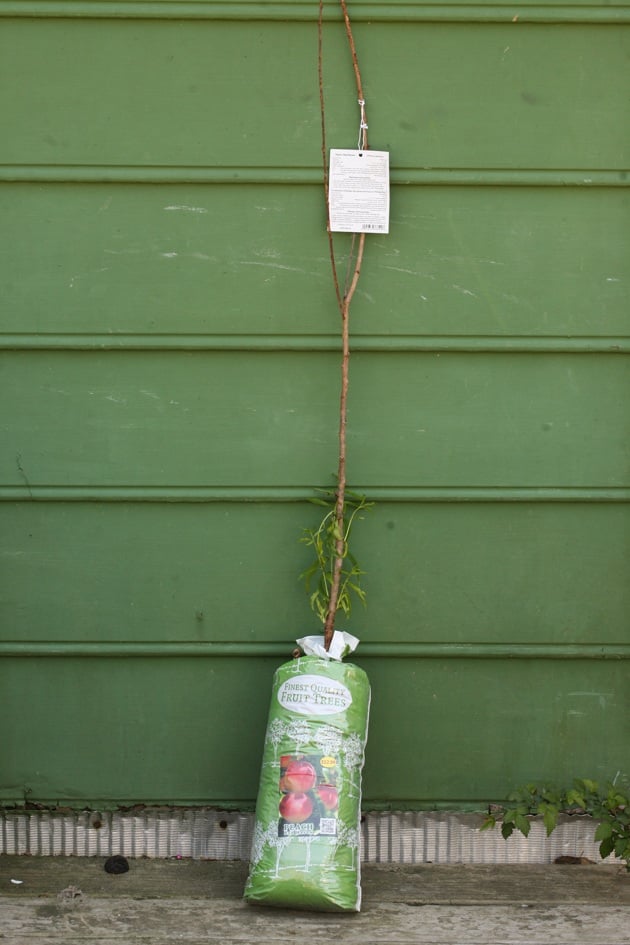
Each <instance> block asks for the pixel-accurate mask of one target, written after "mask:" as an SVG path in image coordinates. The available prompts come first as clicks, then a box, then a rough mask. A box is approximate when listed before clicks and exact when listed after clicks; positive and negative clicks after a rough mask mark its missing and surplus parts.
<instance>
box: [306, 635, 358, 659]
mask: <svg viewBox="0 0 630 945" xmlns="http://www.w3.org/2000/svg"><path fill="white" fill-rule="evenodd" d="M295 642H296V643H297V644H298V646H301V647H302V649H303V650H304V652H305V654H306V655H307V656H319V657H321V659H324V660H337V661H338V662H340V661H341V660H342V659H343V658H344V657H345V656H349V655H350V653H354V651H355V650H356V648H357V647H358V645H359V640H358V638H357V637H353V636H352V634H351V633H342V632H341V631H340V630H335V632H334V633H333V638H332V641H331V643H330V649H329V650H327V649H326V648H325V646H324V637H302V639H301V640H296V641H295Z"/></svg>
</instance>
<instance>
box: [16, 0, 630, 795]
mask: <svg viewBox="0 0 630 945" xmlns="http://www.w3.org/2000/svg"><path fill="white" fill-rule="evenodd" d="M350 9H351V13H352V14H353V18H354V28H355V36H356V42H357V47H358V51H359V56H360V60H361V67H362V72H363V79H364V85H365V94H366V101H367V108H368V117H369V125H370V141H371V145H372V147H375V148H381V149H388V150H390V152H391V165H392V185H393V186H392V201H391V202H392V219H391V233H390V235H389V236H387V237H376V236H374V237H370V238H369V239H368V246H367V251H366V259H365V263H364V272H363V276H362V279H361V282H360V286H359V291H358V293H357V296H356V300H355V303H354V306H353V313H352V331H353V339H354V340H353V357H352V366H351V392H350V425H349V477H350V480H351V483H352V485H353V486H354V487H355V488H357V489H360V490H362V491H365V492H366V493H367V494H368V496H369V497H370V498H372V499H375V500H376V501H377V506H376V509H375V510H374V512H373V513H372V514H371V515H370V517H369V518H368V519H366V520H365V522H364V523H362V524H361V526H360V529H359V530H357V533H356V542H357V549H356V550H357V553H358V556H359V558H360V560H361V562H362V564H363V566H364V567H365V568H366V570H367V572H368V574H367V576H366V580H365V584H366V589H367V592H368V596H369V606H368V609H367V610H366V611H365V612H361V611H357V612H356V614H355V617H354V620H353V623H352V626H351V629H352V630H353V631H354V632H355V633H356V634H357V635H358V636H359V637H360V638H361V640H362V644H361V647H360V649H359V653H358V659H357V661H358V662H360V663H361V665H363V666H364V667H365V668H366V669H367V671H368V672H369V674H370V677H371V679H372V683H373V709H372V722H371V736H370V743H369V756H368V762H367V767H366V775H365V806H366V807H372V808H379V807H418V808H427V807H440V806H441V807H446V808H449V807H450V808H475V807H477V808H479V807H483V806H484V804H485V803H486V802H487V801H488V800H491V799H500V798H502V797H505V795H506V793H507V792H508V791H510V790H511V789H512V788H513V787H514V786H516V785H518V784H520V783H522V782H524V781H527V780H530V779H535V778H555V779H558V780H565V779H566V780H568V779H570V778H572V777H574V776H586V777H595V778H601V779H605V778H607V777H613V776H614V775H615V774H616V773H617V771H621V772H622V773H625V774H628V773H630V765H629V762H628V753H627V750H628V744H629V743H630V737H629V736H630V731H629V719H630V705H629V693H628V666H629V664H628V659H629V657H630V639H629V623H630V620H629V612H630V583H629V581H628V565H629V563H630V505H629V501H630V482H629V463H628V460H629V458H630V445H629V443H630V441H629V436H628V434H629V433H630V429H629V428H630V416H629V411H628V394H629V392H630V373H629V371H628V353H629V352H630V332H629V328H630V324H629V321H630V319H629V304H628V303H629V298H628V277H629V275H630V271H629V270H630V267H629V265H628V261H629V259H630V225H629V220H630V217H629V210H630V192H629V190H628V183H629V181H630V178H629V177H628V170H627V168H628V166H629V164H630V162H629V160H628V150H629V148H628V146H629V143H630V121H629V115H628V111H629V107H628V96H627V88H626V85H625V81H624V77H625V76H627V69H628V59H629V57H630V4H628V3H607V2H604V0H600V2H598V0H592V2H577V0H576V2H573V3H555V2H551V3H530V2H521V3H518V4H512V5H506V4H502V3H499V2H494V0H488V2H486V3H483V4H474V3H470V2H460V3H458V4H451V3H440V2H434V3H422V2H404V3H403V2H401V3H391V4H390V3H384V2H375V0H365V2H362V3H356V4H354V3H352V2H351V3H350ZM324 33H325V35H324V48H325V85H326V95H327V108H328V141H329V145H331V146H340V147H347V146H350V147H352V146H354V143H355V141H356V137H357V128H358V109H357V104H356V95H355V90H354V84H353V75H352V69H351V65H350V61H349V57H348V52H347V48H346V39H345V33H344V30H343V25H342V22H341V20H340V16H339V12H338V7H337V4H336V3H335V2H332V0H331V2H327V3H326V4H325V30H324ZM0 73H1V81H0V114H1V118H2V122H1V124H2V136H1V140H0V226H1V228H2V250H1V253H0V265H1V267H2V314H1V331H2V335H1V339H0V345H1V350H0V361H1V368H2V372H1V374H0V378H1V384H2V392H1V400H0V403H1V404H2V407H1V418H2V419H1V422H0V429H1V434H2V450H1V452H0V499H1V500H2V501H1V502H0V511H1V515H2V525H1V538H0V542H1V547H0V559H1V562H2V564H1V574H0V580H1V584H2V587H1V606H2V627H1V633H2V638H1V639H2V642H1V643H0V656H1V659H0V709H1V711H0V732H1V734H0V744H1V746H2V749H1V752H0V800H1V801H2V802H4V803H9V804H14V803H22V802H23V801H24V800H28V801H31V802H38V803H44V804H47V803H62V804H70V805H85V804H94V805H96V804H99V805H112V806H115V805H117V804H130V803H138V802H144V803H176V804H208V803H211V804H219V805H228V806H236V807H246V806H250V805H251V804H252V802H253V799H254V797H255V794H256V789H257V780H258V766H259V761H260V755H261V749H262V739H263V733H264V725H265V717H266V710H267V702H268V698H269V691H270V682H271V675H272V672H273V669H274V667H275V666H276V665H277V664H278V662H279V661H281V660H282V659H283V658H284V657H286V656H288V654H289V653H290V651H291V649H292V646H293V640H294V639H295V638H296V637H298V636H301V635H303V634H304V633H309V632H311V633H312V632H317V629H318V628H317V625H316V623H315V622H314V618H313V617H312V616H311V614H310V612H309V610H308V605H307V600H306V596H305V595H304V593H303V591H302V589H301V587H300V585H299V583H298V581H297V575H298V574H299V572H300V571H301V569H302V568H303V566H304V564H305V561H306V558H305V555H306V550H305V549H304V547H303V546H301V545H300V544H299V542H298V539H299V537H300V529H301V528H302V527H304V526H307V525H311V524H313V523H314V521H315V519H316V514H317V510H316V509H314V508H313V507H312V506H310V505H309V504H308V501H307V500H308V497H309V496H310V495H312V490H313V489H314V488H315V487H320V486H327V485H328V484H329V483H330V482H331V473H332V472H333V470H334V469H335V466H336V458H335V457H336V405H337V389H338V376H337V375H338V349H339V337H338V333H339V325H338V315H337V310H336V305H335V299H334V294H333V291H332V285H331V278H330V273H329V262H328V255H327V252H328V251H327V241H326V235H325V214H324V207H323V197H322V186H321V168H320V160H321V158H320V115H319V98H318V88H317V3H316V2H310V3H306V2H295V3H263V2H244V0H243V2H240V0H232V2H212V0H191V2H188V0H179V2H177V0H21V2H17V0H0ZM338 246H339V250H340V252H341V253H342V254H343V253H347V250H348V242H347V240H346V239H345V238H340V239H339V240H338Z"/></svg>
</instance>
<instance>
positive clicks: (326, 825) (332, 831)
mask: <svg viewBox="0 0 630 945" xmlns="http://www.w3.org/2000/svg"><path fill="white" fill-rule="evenodd" d="M319 832H320V834H323V835H324V836H326V837H334V836H336V834H337V819H336V818H335V817H322V818H320V821H319Z"/></svg>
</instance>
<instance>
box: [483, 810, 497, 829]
mask: <svg viewBox="0 0 630 945" xmlns="http://www.w3.org/2000/svg"><path fill="white" fill-rule="evenodd" d="M496 825H497V819H496V817H493V816H492V814H488V816H487V817H486V819H485V820H484V822H483V823H482V825H481V827H480V828H479V830H492V828H493V827H496Z"/></svg>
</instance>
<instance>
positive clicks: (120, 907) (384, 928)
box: [0, 856, 630, 945]
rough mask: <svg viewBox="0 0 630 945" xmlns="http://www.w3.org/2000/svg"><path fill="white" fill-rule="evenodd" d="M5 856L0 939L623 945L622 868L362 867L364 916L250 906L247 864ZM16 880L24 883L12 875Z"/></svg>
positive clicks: (629, 941)
mask: <svg viewBox="0 0 630 945" xmlns="http://www.w3.org/2000/svg"><path fill="white" fill-rule="evenodd" d="M103 863H104V859H103V858H90V859H86V858H83V857H78V858H74V857H59V858H57V857H41V858H40V857H19V856H3V857H0V916H1V921H0V943H2V945H61V943H69V945H75V943H81V945H121V943H123V942H124V943H126V945H171V943H176V942H177V943H185V945H201V943H204V945H208V943H210V945H212V943H219V942H220V943H222V945H241V943H252V942H255V943H256V945H272V943H273V945H277V943H278V942H280V941H285V940H286V939H287V938H288V939H289V940H291V939H293V940H298V938H299V941H300V942H303V943H304V945H311V943H313V942H315V941H333V940H334V941H335V943H346V945H373V943H374V945H377V943H378V945H412V943H413V945H577V943H579V945H630V874H629V873H627V872H626V871H625V869H622V868H620V867H618V866H607V865H580V866H521V865H517V866H494V865H492V866H489V865H481V866H467V865H466V866H464V865H457V866H430V865H425V866H402V865H398V864H379V865H376V864H372V865H367V866H365V867H364V869H363V910H362V912H361V913H360V914H359V915H348V916H344V915H341V916H340V915H338V914H335V915H324V914H316V913H304V912H296V911H289V910H274V909H264V908H261V907H252V906H248V905H246V904H245V903H244V902H243V901H242V899H241V894H242V889H243V884H244V881H245V875H246V872H247V867H246V865H245V864H243V863H236V862H233V863H226V862H217V861H193V860H177V859H173V860H145V859H141V860H131V861H130V870H129V872H128V873H124V874H121V875H110V874H108V873H105V871H104V869H103ZM12 880H20V881H21V882H20V883H14V882H12Z"/></svg>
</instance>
